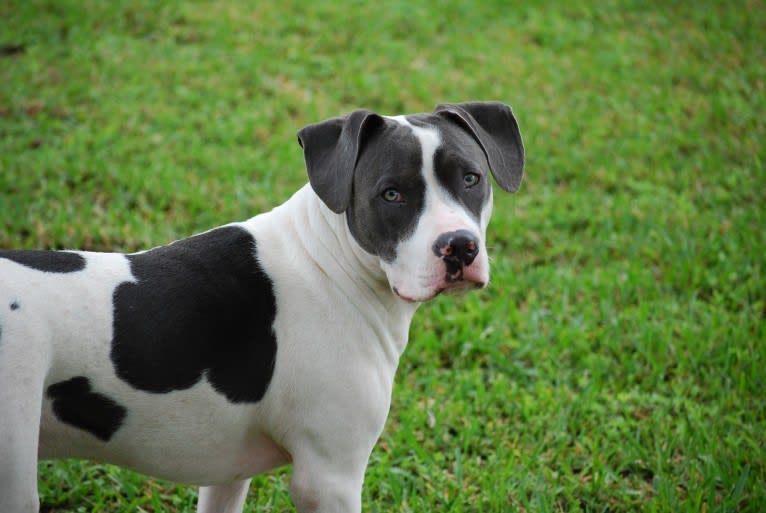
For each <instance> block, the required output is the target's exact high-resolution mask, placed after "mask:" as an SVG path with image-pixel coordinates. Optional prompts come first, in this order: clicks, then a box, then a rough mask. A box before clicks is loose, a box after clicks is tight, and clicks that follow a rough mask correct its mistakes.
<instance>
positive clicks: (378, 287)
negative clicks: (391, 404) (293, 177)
mask: <svg viewBox="0 0 766 513" xmlns="http://www.w3.org/2000/svg"><path fill="white" fill-rule="evenodd" d="M288 212H289V214H288ZM270 215H271V216H274V218H273V219H271V220H270V224H272V225H273V226H276V227H281V228H278V229H281V230H285V232H284V234H287V233H290V234H291V236H292V237H294V239H293V241H294V243H297V244H298V245H299V247H300V248H302V249H303V253H302V254H294V255H285V261H286V262H287V261H289V260H291V259H295V258H306V259H309V260H310V262H311V263H312V264H313V266H315V267H316V268H317V269H318V271H319V272H318V274H319V275H322V276H332V277H333V278H332V280H329V279H328V280H325V281H326V284H325V287H327V288H328V290H327V294H328V298H329V297H332V296H341V297H342V298H343V301H344V302H346V303H348V305H349V306H350V307H351V308H353V309H354V310H355V311H356V315H358V317H359V318H360V321H361V320H362V319H364V321H366V323H367V324H368V325H369V326H370V327H372V328H373V330H374V331H375V332H376V334H377V336H378V338H380V339H381V340H387V341H389V342H387V343H386V344H385V345H387V346H390V347H386V348H385V352H386V356H387V359H389V360H391V361H392V363H393V362H395V361H398V358H399V356H400V355H401V353H402V352H403V351H404V348H405V346H406V343H407V334H408V331H409V325H410V322H411V320H412V317H413V315H414V314H415V311H416V310H417V307H418V305H419V304H418V303H407V302H405V301H403V300H402V299H400V298H399V297H397V296H396V295H395V294H394V293H393V291H392V290H391V287H390V285H389V283H388V280H387V279H386V274H385V272H384V271H383V269H382V268H381V265H380V258H379V257H377V256H375V255H372V254H370V253H368V252H367V251H365V250H364V249H362V247H361V246H360V245H359V244H358V243H357V242H356V240H355V239H354V237H353V235H352V234H351V231H350V230H349V228H348V224H347V222H346V216H345V214H336V213H334V212H333V211H331V210H330V209H329V208H328V207H327V206H326V205H325V204H324V203H323V202H322V200H321V199H319V197H318V196H317V195H316V193H315V192H314V191H313V189H311V187H310V186H309V185H308V184H307V185H305V186H304V187H302V188H301V189H299V190H298V191H297V192H296V193H295V194H294V195H293V196H292V197H291V198H290V199H289V200H288V201H287V202H285V203H284V204H282V205H280V206H279V207H277V208H275V209H274V210H273V211H272V212H271V213H270ZM330 288H335V294H333V291H332V290H330ZM362 304H364V305H367V307H366V308H364V309H363V310H361V309H358V308H357V305H362ZM371 305H375V307H374V308H370V306H371Z"/></svg>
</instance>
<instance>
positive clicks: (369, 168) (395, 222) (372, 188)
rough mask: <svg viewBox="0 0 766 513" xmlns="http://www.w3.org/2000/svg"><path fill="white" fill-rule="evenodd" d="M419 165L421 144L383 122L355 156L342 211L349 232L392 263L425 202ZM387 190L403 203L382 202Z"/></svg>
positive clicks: (408, 132)
mask: <svg viewBox="0 0 766 513" xmlns="http://www.w3.org/2000/svg"><path fill="white" fill-rule="evenodd" d="M422 168H423V157H422V150H421V148H420V143H419V142H418V140H417V138H416V137H415V135H414V134H413V133H412V130H411V129H410V128H409V127H406V126H402V125H400V124H399V123H396V122H394V121H390V120H386V122H385V125H384V126H382V127H380V128H379V130H378V131H377V132H376V133H374V134H372V135H370V139H369V141H368V142H367V145H366V146H365V148H364V150H363V151H362V154H361V155H360V156H359V162H358V164H357V167H356V171H355V173H354V195H353V197H352V198H351V205H350V207H349V209H348V210H347V211H346V220H347V222H348V226H349V230H350V231H351V234H352V235H353V236H354V239H356V241H357V242H358V243H359V245H360V246H362V247H363V248H364V249H365V250H367V251H368V252H369V253H372V254H373V255H378V256H380V257H381V258H382V259H384V260H386V261H389V262H390V261H392V260H394V258H395V257H396V247H397V245H398V243H399V241H401V240H402V239H404V238H406V237H407V236H408V235H409V234H410V233H412V232H413V231H414V230H415V227H416V225H417V221H418V219H419V218H420V215H421V213H422V211H423V208H424V206H425V189H426V184H425V180H424V178H423V174H422ZM389 188H393V189H396V190H397V191H398V192H400V193H401V194H402V197H403V201H402V202H400V203H388V202H386V201H384V200H383V198H382V197H381V195H382V194H383V192H384V191H385V190H386V189H389Z"/></svg>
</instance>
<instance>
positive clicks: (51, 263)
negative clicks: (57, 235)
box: [0, 249, 85, 273]
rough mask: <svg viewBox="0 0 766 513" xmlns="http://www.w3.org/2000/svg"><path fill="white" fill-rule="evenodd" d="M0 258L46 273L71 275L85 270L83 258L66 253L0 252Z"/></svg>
mask: <svg viewBox="0 0 766 513" xmlns="http://www.w3.org/2000/svg"><path fill="white" fill-rule="evenodd" d="M0 258H7V259H8V260H13V261H14V262H16V263H17V264H21V265H23V266H25V267H29V268H31V269H35V270H37V271H43V272H47V273H73V272H76V271H82V270H83V269H85V258H84V257H83V256H82V255H80V254H78V253H70V252H68V251H42V250H36V249H18V250H13V251H0Z"/></svg>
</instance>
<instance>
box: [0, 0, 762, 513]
mask: <svg viewBox="0 0 766 513" xmlns="http://www.w3.org/2000/svg"><path fill="white" fill-rule="evenodd" d="M677 4H678V5H675V4H674V5H672V6H671V4H668V3H666V2H656V3H652V2H635V1H626V2H615V1H608V2H595V1H586V2H579V3H574V4H573V3H572V2H563V1H561V2H559V1H553V0H551V1H549V2H545V3H527V5H520V6H517V7H512V6H510V5H508V4H507V3H506V2H500V1H498V2H471V3H469V2H460V1H457V0H443V1H440V2H438V3H437V2H417V1H416V2H398V1H394V2H387V3H385V4H380V3H379V4H373V3H363V2H354V3H351V4H346V3H340V2H327V1H317V2H310V3H306V2H296V1H293V0H283V1H281V2H258V3H250V2H245V1H237V0H232V1H229V2H212V3H208V2H180V1H169V2H163V3H161V4H157V3H155V2H150V1H148V0H147V1H135V2H95V1H63V0H62V1H56V2H53V1H50V2H43V1H37V0H28V1H24V2H22V1H16V0H10V1H8V2H3V3H2V4H0V18H2V19H3V23H2V24H0V45H2V46H3V48H4V51H3V55H2V57H0V247H2V248H6V247H15V248H74V247H78V248H87V249H98V250H120V251H121V250H135V249H139V248H146V247H150V246H154V245H157V244H162V243H166V242H168V241H170V240H173V239H176V238H179V237H182V236H185V235H188V234H191V233H194V232H198V231H201V230H204V229H207V228H210V227H212V226H216V225H219V224H223V223H226V222H229V221H232V220H235V219H244V218H247V217H250V216H251V215H254V214H255V213H257V212H259V211H263V210H265V209H268V208H270V207H271V206H273V205H276V204H278V203H280V202H281V201H283V200H285V199H286V198H287V197H288V196H289V194H290V193H291V192H292V191H293V190H295V189H297V188H298V187H299V186H300V185H302V184H303V183H304V182H305V180H306V176H305V170H304V168H303V163H302V158H301V152H300V149H299V148H298V146H297V144H296V141H295V132H296V130H297V129H298V128H300V127H301V126H303V125H304V124H306V123H309V122H313V121H317V120H319V119H323V118H326V117H330V116H335V115H338V114H341V113H345V112H348V111H350V110H352V109H354V108H358V107H366V108H370V109H373V110H376V111H378V112H381V113H401V112H414V111H424V110H430V109H431V108H433V106H434V105H435V104H436V103H439V102H443V101H462V100H469V99H499V100H503V101H506V102H508V103H510V104H511V105H513V107H514V109H515V111H516V114H517V117H518V118H519V122H520V125H521V127H522V131H523V134H524V136H525V143H526V148H527V155H528V167H527V177H526V179H525V183H524V185H523V188H522V190H521V191H520V193H519V194H518V195H516V196H505V195H502V194H500V193H499V190H498V193H497V195H496V213H495V216H494V218H493V221H492V224H491V226H490V234H489V239H490V244H491V246H492V247H491V254H492V257H493V281H492V284H491V286H490V288H488V289H487V290H485V291H482V292H481V293H475V294H472V295H469V296H466V297H464V298H462V299H459V300H455V299H452V298H439V299H438V300H436V301H434V302H433V303H430V304H428V305H426V306H424V307H423V308H422V309H421V311H420V312H419V314H418V315H417V316H416V320H415V323H414V325H413V327H412V330H411V342H410V346H409V348H408V350H407V352H406V353H405V355H404V357H403V360H402V362H401V366H400V369H399V372H398V375H397V383H396V388H395V390H394V399H393V406H392V410H391V414H390V417H389V421H388V423H387V426H386V430H385V432H384V434H383V436H382V438H381V441H380V443H379V445H378V447H377V448H376V450H375V451H374V453H373V455H372V459H371V464H370V467H369V469H368V472H367V478H366V486H365V489H364V495H363V500H364V510H365V511H370V512H383V511H387V512H388V511H398V512H436V511H439V512H455V513H457V512H510V511H520V512H521V511H529V512H548V511H550V512H559V511H567V512H569V511H572V512H576V511H593V512H596V511H598V512H629V511H646V512H713V511H721V512H724V511H725V512H729V511H747V512H759V511H763V510H764V509H766V486H765V485H764V483H765V482H766V449H765V447H766V440H765V438H766V370H764V369H765V367H766V327H765V325H764V317H766V276H764V273H766V256H764V255H766V215H764V205H765V204H766V177H765V171H766V170H765V169H764V161H765V157H766V152H765V151H764V143H763V141H764V139H766V91H765V90H764V89H765V87H766V68H765V67H764V66H763V63H764V62H766V51H765V50H764V48H766V46H764V36H763V34H764V33H766V9H764V6H763V5H762V3H760V2H757V1H734V2H713V1H700V2H695V3H691V2H679V3H677ZM14 46H16V48H15V49H14V48H13V47H14ZM288 476H289V472H288V471H287V470H281V471H278V472H275V473H272V474H269V475H265V476H259V477H257V478H256V479H255V480H254V481H253V485H252V486H251V490H250V500H249V501H248V505H247V509H246V511H265V512H269V511H291V510H292V506H291V503H290V501H289V498H288V496H287V493H286V484H287V479H288ZM40 491H41V499H42V504H43V507H42V508H43V511H46V512H63V511H78V512H79V511H82V512H90V511H93V512H96V511H108V512H122V511H147V512H149V511H191V510H192V509H193V507H194V503H195V494H196V491H195V490H194V489H193V488H190V487H186V486H179V485H173V484H170V483H166V482H162V481H156V480H151V479H147V478H145V477H143V476H139V475H137V474H133V473H130V472H127V471H124V470H121V469H118V468H116V467H111V466H105V465H93V464H89V463H83V462H75V461H71V462H70V461H67V462H56V463H42V464H41V477H40Z"/></svg>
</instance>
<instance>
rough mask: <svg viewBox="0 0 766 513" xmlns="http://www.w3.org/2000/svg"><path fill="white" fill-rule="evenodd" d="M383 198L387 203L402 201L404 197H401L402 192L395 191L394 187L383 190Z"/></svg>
mask: <svg viewBox="0 0 766 513" xmlns="http://www.w3.org/2000/svg"><path fill="white" fill-rule="evenodd" d="M381 196H383V199H384V200H386V201H388V202H389V203H401V202H402V201H404V198H403V197H402V193H401V192H399V191H397V190H396V189H386V190H385V191H383V194H381Z"/></svg>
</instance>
